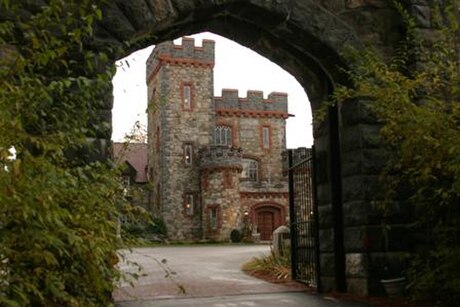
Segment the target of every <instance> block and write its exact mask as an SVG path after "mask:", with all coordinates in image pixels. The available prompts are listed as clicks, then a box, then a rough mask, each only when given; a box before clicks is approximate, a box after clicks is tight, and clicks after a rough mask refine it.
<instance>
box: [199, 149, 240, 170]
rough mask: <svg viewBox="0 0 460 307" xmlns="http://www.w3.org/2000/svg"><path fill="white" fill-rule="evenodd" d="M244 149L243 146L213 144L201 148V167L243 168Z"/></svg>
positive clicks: (206, 168)
mask: <svg viewBox="0 0 460 307" xmlns="http://www.w3.org/2000/svg"><path fill="white" fill-rule="evenodd" d="M242 161H243V151H242V150H241V148H236V147H228V146H219V145H213V146H210V147H208V148H204V149H201V150H200V169H202V170H217V169H237V170H242V168H243V165H242Z"/></svg>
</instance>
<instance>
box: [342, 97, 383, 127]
mask: <svg viewBox="0 0 460 307" xmlns="http://www.w3.org/2000/svg"><path fill="white" fill-rule="evenodd" d="M371 103H372V101H370V100H365V99H364V98H363V99H361V100H358V101H356V100H348V101H345V102H343V103H342V104H341V105H340V116H341V122H342V125H343V126H344V127H347V126H354V125H357V124H368V125H375V124H378V123H379V120H378V119H377V117H376V116H375V114H374V113H373V112H372V111H371V110H370V109H369V106H370V104H371Z"/></svg>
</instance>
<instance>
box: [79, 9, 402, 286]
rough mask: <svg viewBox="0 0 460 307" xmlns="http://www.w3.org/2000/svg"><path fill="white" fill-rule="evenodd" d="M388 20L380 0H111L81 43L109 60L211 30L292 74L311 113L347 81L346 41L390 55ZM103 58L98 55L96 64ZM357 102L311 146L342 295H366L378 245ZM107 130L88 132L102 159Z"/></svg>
mask: <svg viewBox="0 0 460 307" xmlns="http://www.w3.org/2000/svg"><path fill="white" fill-rule="evenodd" d="M395 16H396V13H395V12H394V10H392V9H391V8H389V7H387V4H386V1H383V0H382V1H336V0H325V1H320V0H306V1H304V0H302V1H300V0H299V1H295V0H292V1H285V2H283V3H280V1H278V0H271V1H270V0H268V1H267V0H248V1H241V0H216V1H202V0H196V1H192V0H189V1H184V0H151V1H145V0H133V1H129V2H123V1H111V2H109V3H108V4H107V7H105V8H104V12H103V20H102V21H101V22H99V24H98V26H97V27H96V29H95V39H94V41H91V42H88V44H87V45H86V46H85V47H87V48H92V49H95V50H98V49H100V50H107V47H109V48H111V50H112V52H113V53H112V54H111V58H110V60H111V61H115V60H116V59H119V58H120V57H122V56H124V55H127V54H129V53H130V52H132V51H134V50H137V49H139V48H142V47H145V46H147V45H150V44H156V43H160V42H162V41H165V40H171V39H174V38H177V37H179V36H182V35H186V34H191V33H197V32H201V31H211V32H214V33H217V34H220V35H223V36H225V37H228V38H230V39H233V40H235V41H237V42H239V43H241V44H242V45H245V46H247V47H249V48H251V49H253V50H255V51H257V52H259V53H260V54H262V55H264V56H266V57H267V58H269V59H271V60H272V61H273V62H275V63H277V64H279V65H280V66H281V67H283V68H284V69H285V70H286V71H288V72H290V73H291V74H292V75H293V76H294V77H295V78H296V79H297V80H298V81H299V82H300V83H301V84H302V86H303V87H304V88H305V90H306V92H307V93H308V95H309V97H310V100H311V103H312V109H317V107H318V106H319V105H320V103H321V102H322V100H323V99H324V98H325V97H326V96H327V95H328V94H329V93H331V91H332V89H333V87H334V85H335V84H338V83H345V82H346V80H345V79H344V77H343V75H342V74H341V72H340V67H342V68H343V67H346V64H347V62H346V60H344V59H343V58H341V57H340V54H341V53H342V52H343V51H344V50H345V49H346V48H347V47H349V46H354V47H359V46H361V41H364V42H367V43H371V44H372V45H374V46H377V47H378V48H380V49H381V50H382V51H383V52H384V53H385V52H387V49H388V48H386V47H383V46H388V45H390V43H393V42H395V41H396V40H397V39H398V37H399V31H397V30H398V28H399V27H400V24H401V23H400V21H399V18H395ZM395 30H396V31H395ZM104 62H105V61H104V60H102V59H101V62H100V63H97V64H98V65H99V64H101V63H104ZM106 65H112V63H106ZM101 69H103V68H101ZM110 100H111V94H110V93H109V92H107V93H106V95H105V97H102V98H101V101H100V102H99V103H100V108H101V110H100V111H99V112H97V114H95V117H96V118H95V119H94V121H97V122H102V123H110V109H111V101H110ZM364 104H365V102H356V103H351V104H348V105H347V106H345V107H341V108H337V107H336V108H333V109H331V110H330V114H329V115H330V117H329V121H327V122H325V123H324V124H323V125H322V126H321V127H317V130H316V131H315V144H316V156H317V158H318V161H317V166H318V177H317V178H316V183H317V187H318V202H319V205H320V209H319V212H320V228H321V232H320V238H321V257H322V263H321V264H322V267H323V268H324V270H323V271H322V274H323V277H324V281H323V285H330V286H331V287H332V288H334V287H335V288H340V289H339V290H342V291H344V290H346V288H347V286H348V290H349V291H352V292H360V293H362V294H367V293H368V289H371V288H372V287H373V286H374V285H372V284H371V283H372V282H370V280H371V279H372V278H373V276H371V275H370V274H369V268H368V267H369V265H368V264H367V261H371V260H369V259H370V258H369V259H368V258H366V257H367V256H368V253H369V252H373V251H376V252H380V251H379V250H378V249H377V248H375V249H373V250H369V249H368V248H367V247H366V246H364V244H363V241H364V238H368V236H370V235H372V234H374V233H375V232H377V231H378V228H379V227H380V225H378V222H377V223H376V222H375V217H374V216H373V215H372V213H371V212H370V211H371V210H370V209H369V203H370V200H371V198H372V196H373V194H374V192H375V191H376V190H377V191H378V187H377V186H376V185H377V183H378V172H379V167H381V162H380V161H383V153H382V150H381V149H380V145H379V144H378V140H376V136H377V134H378V125H377V124H376V123H375V120H373V119H372V118H371V117H370V116H369V115H368V114H366V111H365V108H364ZM101 126H104V125H101ZM109 126H110V125H105V128H101V130H100V131H98V133H97V135H93V136H92V137H93V138H94V137H95V138H98V139H95V142H94V146H95V147H99V152H100V154H101V155H104V154H106V150H105V149H106V146H107V142H106V140H107V139H109V138H110V131H108V130H110V129H109V128H107V127H109ZM91 158H93V157H90V158H88V159H91ZM94 158H95V159H96V158H100V157H96V155H95V157H94ZM379 163H380V164H379ZM342 206H343V212H344V214H343V216H342V214H341V211H342V209H341V208H342ZM336 208H339V209H340V210H338V211H336ZM335 220H338V221H339V222H341V223H343V226H344V229H342V234H341V235H337V233H336V232H335V230H336V229H334V228H333V227H332V224H333V221H335ZM337 247H339V248H341V251H338V249H337ZM373 248H374V247H373ZM369 256H370V257H372V255H369ZM345 257H346V259H345ZM345 260H346V261H347V263H346V264H345ZM339 266H340V267H339ZM345 270H347V272H346V275H347V276H346V282H347V283H346V284H345V283H343V282H337V280H338V279H340V278H339V277H338V275H337V274H339V273H340V272H342V273H343V276H342V277H343V278H344V277H345V276H344V275H345ZM343 278H342V279H343ZM374 279H375V278H374ZM342 281H343V280H342ZM339 284H340V287H339V286H338V285H339ZM325 289H326V290H327V289H328V286H326V287H325Z"/></svg>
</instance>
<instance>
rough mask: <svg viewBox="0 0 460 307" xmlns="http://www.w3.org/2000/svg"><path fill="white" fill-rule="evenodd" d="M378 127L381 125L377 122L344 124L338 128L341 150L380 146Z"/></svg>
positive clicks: (380, 139)
mask: <svg viewBox="0 0 460 307" xmlns="http://www.w3.org/2000/svg"><path fill="white" fill-rule="evenodd" d="M380 128H381V125H377V124H357V125H352V126H344V127H343V128H342V129H341V130H340V138H341V147H340V149H341V151H342V152H348V151H356V150H358V149H368V148H372V149H374V148H380V147H382V138H381V135H380Z"/></svg>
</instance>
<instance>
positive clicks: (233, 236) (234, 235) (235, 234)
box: [230, 229, 242, 243]
mask: <svg viewBox="0 0 460 307" xmlns="http://www.w3.org/2000/svg"><path fill="white" fill-rule="evenodd" d="M241 239H242V235H241V232H240V231H239V230H238V229H233V230H232V231H231V232H230V241H231V242H232V243H239V242H241Z"/></svg>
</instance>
